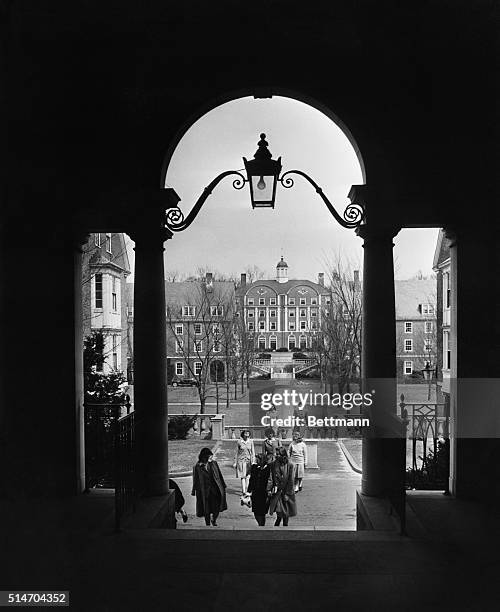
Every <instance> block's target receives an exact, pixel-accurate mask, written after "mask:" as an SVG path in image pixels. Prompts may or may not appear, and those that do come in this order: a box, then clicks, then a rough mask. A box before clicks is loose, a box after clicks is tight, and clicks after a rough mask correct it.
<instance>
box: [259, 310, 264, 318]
mask: <svg viewBox="0 0 500 612" xmlns="http://www.w3.org/2000/svg"><path fill="white" fill-rule="evenodd" d="M265 316H266V311H265V310H259V317H260V318H262V317H265Z"/></svg>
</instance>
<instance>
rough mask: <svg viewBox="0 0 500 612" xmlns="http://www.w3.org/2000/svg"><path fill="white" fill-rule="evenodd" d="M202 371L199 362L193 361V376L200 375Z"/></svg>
mask: <svg viewBox="0 0 500 612" xmlns="http://www.w3.org/2000/svg"><path fill="white" fill-rule="evenodd" d="M202 370H203V364H202V362H201V361H195V362H194V374H195V376H199V375H200V374H201V371H202Z"/></svg>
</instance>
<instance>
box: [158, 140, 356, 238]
mask: <svg viewBox="0 0 500 612" xmlns="http://www.w3.org/2000/svg"><path fill="white" fill-rule="evenodd" d="M268 146H269V145H268V142H267V141H266V135H265V134H261V135H260V140H259V142H258V148H257V151H256V152H255V155H254V159H251V160H250V161H248V160H247V159H246V158H245V157H244V158H243V163H244V164H245V170H246V174H247V176H246V177H245V176H244V175H243V174H241V172H239V171H238V170H226V171H224V172H221V174H219V175H218V176H216V177H215V178H214V180H213V181H212V182H211V183H210V184H209V185H208V186H207V187H205V189H204V190H203V193H202V194H201V196H200V197H199V198H198V200H197V202H196V203H195V205H194V206H193V208H192V209H191V211H190V212H189V214H188V215H187V217H186V218H185V217H184V214H183V212H182V211H181V209H180V208H179V207H178V206H175V207H171V208H168V209H167V211H166V215H165V227H166V228H167V229H168V230H170V231H171V232H181V231H183V230H185V229H187V228H188V227H189V226H190V225H191V223H193V221H194V220H195V219H196V217H197V216H198V213H199V212H200V210H201V207H202V206H203V204H204V203H205V201H206V200H207V198H208V196H209V195H210V194H211V193H212V191H213V190H214V188H215V187H216V186H217V185H218V184H219V183H220V182H221V181H222V180H223V179H224V178H226V177H227V176H231V175H233V176H236V178H235V179H234V180H233V187H234V188H235V189H243V187H244V186H245V183H248V184H249V187H250V201H251V204H252V208H254V209H255V208H274V204H275V200H276V188H277V185H278V183H280V184H281V185H282V186H283V187H284V188H285V189H289V188H290V187H293V185H294V180H293V179H292V178H291V176H290V175H292V174H297V175H299V176H302V177H303V178H305V179H306V180H307V181H308V182H309V183H310V184H311V185H312V186H313V187H314V189H315V190H316V193H317V194H318V195H319V196H320V198H321V199H322V200H323V202H324V203H325V204H326V207H327V208H328V210H329V211H330V213H331V214H332V215H333V216H334V217H335V219H336V220H337V222H338V223H339V224H340V225H341V226H342V227H345V228H348V229H354V228H356V227H358V226H359V225H361V223H362V222H363V221H364V219H365V210H364V207H363V204H362V203H358V202H351V204H349V205H348V206H347V207H346V209H345V210H344V213H343V214H342V215H340V214H339V213H338V212H337V211H336V209H335V207H334V206H333V204H332V203H331V202H330V200H329V199H328V198H327V197H326V196H325V194H324V193H323V190H322V189H321V187H319V186H318V185H317V183H316V182H315V181H314V180H313V179H312V178H311V177H310V176H308V175H307V174H306V173H305V172H302V170H288V171H287V172H285V173H283V174H282V175H281V177H280V172H281V157H280V158H278V159H277V160H275V159H272V155H271V152H270V151H269V149H268Z"/></svg>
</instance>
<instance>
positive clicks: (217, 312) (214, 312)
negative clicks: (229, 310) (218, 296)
mask: <svg viewBox="0 0 500 612" xmlns="http://www.w3.org/2000/svg"><path fill="white" fill-rule="evenodd" d="M223 314H224V306H210V315H211V316H212V317H222V315H223Z"/></svg>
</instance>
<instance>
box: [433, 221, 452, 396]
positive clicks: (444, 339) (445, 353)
mask: <svg viewBox="0 0 500 612" xmlns="http://www.w3.org/2000/svg"><path fill="white" fill-rule="evenodd" d="M433 269H434V272H435V273H436V292H437V305H438V312H437V334H438V336H437V341H438V360H437V363H438V381H439V383H438V384H439V385H440V387H441V391H442V393H443V395H444V397H445V399H447V398H449V395H450V371H451V344H452V343H451V291H452V287H451V255H450V240H449V239H448V238H446V236H445V234H444V231H443V230H440V232H439V235H438V240H437V244H436V251H435V253H434V261H433Z"/></svg>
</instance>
